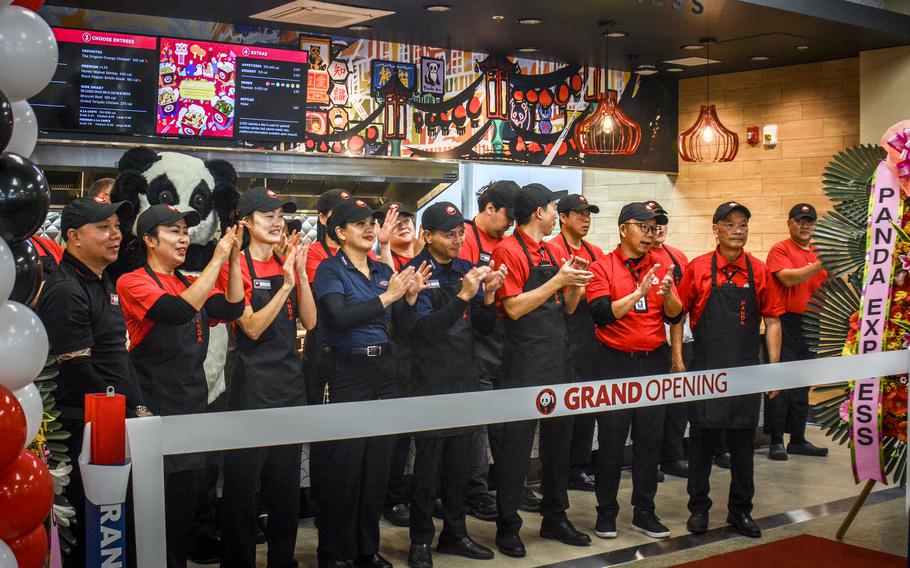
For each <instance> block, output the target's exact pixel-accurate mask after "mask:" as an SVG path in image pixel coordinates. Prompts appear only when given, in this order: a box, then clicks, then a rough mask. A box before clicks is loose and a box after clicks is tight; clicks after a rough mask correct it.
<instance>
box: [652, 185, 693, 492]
mask: <svg viewBox="0 0 910 568" xmlns="http://www.w3.org/2000/svg"><path fill="white" fill-rule="evenodd" d="M645 205H647V206H650V207H651V208H652V209H654V212H655V213H660V214H662V215H664V216H666V218H667V223H665V224H661V223H659V222H658V224H657V233H655V235H654V239H653V242H652V244H651V255H652V256H653V257H654V262H656V263H657V264H659V265H661V266H663V267H664V268H665V269H666V270H667V272H668V273H669V274H670V275H671V276H672V277H673V284H675V285H676V286H679V281H680V280H682V275H683V272H685V271H686V266H688V265H689V258H688V257H687V256H686V255H685V253H683V251H681V250H679V249H678V248H676V247H672V246H670V245H668V244H667V236H668V235H669V230H670V223H669V221H670V216H669V215H668V214H667V211H666V209H664V208H663V207H661V205H660V203H658V202H656V201H653V200H651V201H645ZM666 327H667V340H668V341H669V342H670V352H671V356H670V361H671V363H670V371H672V372H674V373H678V372H681V371H685V370H686V361H691V359H692V340H693V338H692V332H691V331H690V330H689V328H687V327H686V322H685V319H682V320H680V321H679V322H678V323H675V324H671V325H667V326H666ZM688 422H689V411H688V408H687V407H686V405H685V404H668V405H667V414H666V416H665V417H664V437H663V441H662V442H661V448H660V474H659V475H658V476H657V480H658V481H663V474H667V475H674V476H676V477H682V478H684V479H688V477H689V466H688V465H687V464H686V462H685V461H684V460H683V458H684V457H685V454H684V453H683V438H684V437H685V435H686V424H688Z"/></svg>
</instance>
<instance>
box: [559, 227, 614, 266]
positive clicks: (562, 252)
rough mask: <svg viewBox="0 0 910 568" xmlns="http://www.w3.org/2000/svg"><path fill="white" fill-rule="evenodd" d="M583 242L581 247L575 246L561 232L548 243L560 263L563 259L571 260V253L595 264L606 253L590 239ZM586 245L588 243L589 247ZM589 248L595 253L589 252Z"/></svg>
mask: <svg viewBox="0 0 910 568" xmlns="http://www.w3.org/2000/svg"><path fill="white" fill-rule="evenodd" d="M583 242H584V244H583V245H581V246H580V247H579V248H573V247H572V245H570V244H569V241H567V240H566V239H565V237H563V235H562V234H559V235H556V236H555V237H553V238H552V239H550V240H549V241H547V245H549V246H550V250H551V251H553V256H555V257H556V262H558V263H560V264H561V263H562V259H566V260H569V256H571V255H575V256H576V257H581V258H583V259H585V260H587V261H588V262H589V263H591V264H593V263H594V261H595V260H597V259H598V258H600V257H602V256H603V255H604V251H603V250H601V248H600V247H599V246H597V245H595V244H591V243H589V242H588V241H583ZM585 245H588V247H587V248H586V247H585ZM588 248H590V249H591V252H593V253H594V255H593V256H592V255H591V254H590V253H589V252H588Z"/></svg>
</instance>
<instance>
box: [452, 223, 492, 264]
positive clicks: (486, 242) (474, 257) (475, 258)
mask: <svg viewBox="0 0 910 568" xmlns="http://www.w3.org/2000/svg"><path fill="white" fill-rule="evenodd" d="M477 234H478V235H480V244H481V246H482V247H483V250H485V251H486V252H488V253H492V252H493V249H495V248H496V247H497V245H499V243H500V241H501V239H494V238H493V237H491V236H490V235H488V234H486V233H484V232H483V231H482V230H481V229H480V227H478V228H477ZM458 258H463V259H465V260H467V261H468V262H471V263H473V264H475V265H478V264H480V249H479V248H478V247H477V239H476V238H474V222H473V221H471V222H466V223H465V224H464V241H462V243H461V250H460V251H458Z"/></svg>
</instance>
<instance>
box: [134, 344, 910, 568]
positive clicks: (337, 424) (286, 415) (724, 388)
mask: <svg viewBox="0 0 910 568" xmlns="http://www.w3.org/2000/svg"><path fill="white" fill-rule="evenodd" d="M908 367H910V352H908V351H906V350H904V351H887V352H882V353H870V354H864V355H854V356H851V357H835V358H826V359H814V360H809V361H794V362H789V363H777V364H772V365H754V366H749V367H735V368H731V369H714V370H710V371H697V372H691V373H689V372H687V373H666V374H661V375H651V376H647V377H634V378H628V379H615V380H609V381H592V382H586V383H571V384H563V385H550V386H544V387H527V388H518V389H504V390H493V391H479V392H469V393H461V394H448V395H438V396H426V397H415V398H397V399H392V400H375V401H368V402H350V403H338V404H329V405H320V406H298V407H289V408H271V409H265V410H244V411H234V412H217V413H210V414H187V415H182V416H164V417H160V416H154V417H149V418H132V419H130V420H127V432H128V435H129V440H130V449H131V452H132V458H133V496H134V508H135V511H134V514H135V519H136V535H137V554H138V558H139V566H140V568H146V567H157V566H164V565H165V564H166V560H165V557H164V552H165V546H164V544H165V543H164V461H163V456H164V455H174V454H186V453H193V452H206V451H218V450H229V449H240V448H251V447H257V446H277V445H282V444H296V443H302V442H319V441H326V440H342V439H348V438H362V437H369V436H385V435H389V434H399V433H404V432H418V431H425V430H435V429H441V428H456V427H463V426H476V425H481V424H491V423H498V422H514V421H518V420H535V419H538V418H545V417H555V416H566V415H571V414H583V413H590V412H602V411H610V410H618V409H622V408H631V407H638V406H651V405H655V404H673V403H680V402H690V401H694V400H704V399H710V398H722V397H726V396H737V395H744V394H754V393H763V392H768V391H773V390H780V389H788V388H796V387H805V386H811V385H818V384H827V383H834V382H839V381H848V380H854V379H856V378H861V377H867V376H872V375H875V376H887V375H899V374H903V373H907V372H908ZM589 389H590V390H589ZM545 393H546V394H545ZM623 393H624V396H625V400H623V396H622V395H623ZM551 397H552V398H553V399H555V401H556V403H555V407H554V408H553V409H552V410H551V411H549V413H548V414H546V415H544V414H543V413H542V411H541V410H539V409H538V406H539V403H540V402H544V403H545V402H548V401H549V398H551ZM580 401H584V402H580ZM589 401H590V404H589ZM598 402H599V403H600V405H597V403H598ZM544 406H545V405H544Z"/></svg>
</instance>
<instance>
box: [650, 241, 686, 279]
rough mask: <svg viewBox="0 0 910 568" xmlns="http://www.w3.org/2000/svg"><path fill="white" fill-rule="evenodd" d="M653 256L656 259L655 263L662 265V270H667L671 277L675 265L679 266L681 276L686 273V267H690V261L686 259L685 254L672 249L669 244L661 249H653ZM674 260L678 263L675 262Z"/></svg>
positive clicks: (674, 248)
mask: <svg viewBox="0 0 910 568" xmlns="http://www.w3.org/2000/svg"><path fill="white" fill-rule="evenodd" d="M670 255H673V258H670ZM651 256H653V257H654V262H656V263H657V264H660V266H661V267H662V268H666V269H667V271H668V272H669V273H670V274H671V275H672V274H673V265H674V264H679V274H680V275H682V274H684V273H685V272H686V267H687V266H689V259H688V257H686V255H685V253H683V251H681V250H679V249H678V248H676V247H671V246H670V245H667V244H664V245H663V246H662V247H660V248H652V249H651ZM674 260H675V261H676V263H674V262H673V261H674Z"/></svg>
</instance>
